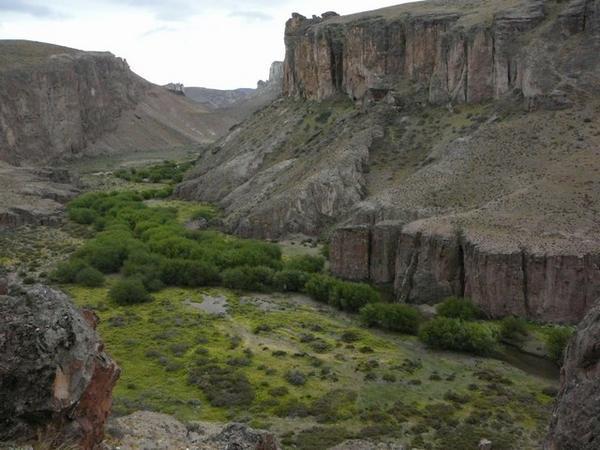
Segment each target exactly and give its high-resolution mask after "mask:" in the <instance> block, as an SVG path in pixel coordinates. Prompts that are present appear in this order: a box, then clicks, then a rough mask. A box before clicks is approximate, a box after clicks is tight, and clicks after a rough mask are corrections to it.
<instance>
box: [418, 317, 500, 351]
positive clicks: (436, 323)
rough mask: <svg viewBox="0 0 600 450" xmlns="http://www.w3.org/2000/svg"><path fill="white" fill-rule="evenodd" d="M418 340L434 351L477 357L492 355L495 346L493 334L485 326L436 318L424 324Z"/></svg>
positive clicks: (458, 320)
mask: <svg viewBox="0 0 600 450" xmlns="http://www.w3.org/2000/svg"><path fill="white" fill-rule="evenodd" d="M419 338H420V339H421V341H423V342H424V343H425V344H427V345H428V346H429V347H432V348H435V349H441V350H456V351H462V352H467V353H474V354H477V355H487V354H490V353H492V352H493V351H494V349H495V347H496V344H497V339H496V337H495V336H494V333H493V332H492V331H491V330H490V329H489V328H488V327H487V326H486V325H483V324H479V323H474V322H465V321H462V320H460V319H452V318H448V317H436V318H435V319H433V320H431V321H429V322H427V323H425V324H424V325H423V326H422V327H421V331H420V332H419Z"/></svg>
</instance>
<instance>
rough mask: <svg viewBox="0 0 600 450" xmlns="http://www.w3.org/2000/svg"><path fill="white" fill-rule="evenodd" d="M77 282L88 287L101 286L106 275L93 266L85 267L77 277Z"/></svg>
mask: <svg viewBox="0 0 600 450" xmlns="http://www.w3.org/2000/svg"><path fill="white" fill-rule="evenodd" d="M74 281H75V283H77V284H81V285H82V286H87V287H99V286H102V285H103V284H104V275H103V274H102V272H100V271H99V270H98V269H94V268H93V267H84V268H83V269H81V270H80V271H79V273H78V274H77V276H76V277H75V280H74Z"/></svg>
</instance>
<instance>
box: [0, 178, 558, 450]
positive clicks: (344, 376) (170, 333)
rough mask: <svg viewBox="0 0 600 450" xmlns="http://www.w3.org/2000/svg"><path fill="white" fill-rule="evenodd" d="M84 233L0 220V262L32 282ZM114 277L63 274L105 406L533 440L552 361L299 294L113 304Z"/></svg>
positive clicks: (414, 442)
mask: <svg viewBox="0 0 600 450" xmlns="http://www.w3.org/2000/svg"><path fill="white" fill-rule="evenodd" d="M90 177H92V178H93V177H96V178H98V177H100V178H102V180H101V181H99V182H98V183H97V184H96V185H95V186H94V188H95V189H97V188H98V187H101V186H105V187H106V186H109V187H110V188H115V187H123V184H122V180H120V181H116V180H115V179H114V178H112V177H111V175H107V174H96V175H90ZM107 180H109V182H107ZM161 186H162V185H152V184H150V185H148V184H145V185H144V186H143V187H144V188H149V187H161ZM126 187H127V188H130V187H131V185H129V184H127V186H126ZM138 187H140V186H138ZM149 204H150V205H159V206H171V207H174V208H177V210H178V211H179V213H178V218H179V219H180V220H181V221H185V220H187V219H189V213H190V211H191V210H193V209H194V208H195V207H197V204H193V203H189V202H182V201H172V200H158V201H157V200H153V201H151V202H149ZM89 237H91V231H90V230H88V229H87V228H86V227H83V226H79V225H76V224H73V223H71V222H68V221H66V220H65V221H64V222H63V224H62V225H61V226H60V227H30V228H21V229H18V230H16V231H10V232H3V233H1V234H0V247H1V248H2V249H3V254H2V255H1V256H0V264H2V265H5V266H8V267H10V268H12V269H14V270H16V271H17V272H18V273H19V275H20V276H21V278H23V279H24V280H25V282H26V283H33V282H37V281H43V280H44V279H46V278H47V274H48V273H49V272H50V271H51V270H52V269H53V267H54V266H55V265H56V263H57V262H58V261H60V260H62V259H64V258H65V257H66V256H67V255H69V254H70V253H72V252H73V251H74V250H76V249H77V248H78V247H79V246H80V245H81V244H82V243H83V242H85V240H86V239H87V238H89ZM283 248H284V258H285V257H286V256H289V255H293V254H302V253H314V252H316V251H317V249H315V248H314V247H313V246H309V245H302V244H301V243H300V242H286V243H284V245H283ZM118 278H119V276H117V275H113V276H110V277H108V278H107V281H106V283H105V285H104V286H103V287H100V288H87V287H81V286H76V285H64V286H62V288H63V289H64V290H65V291H66V292H67V293H69V294H70V295H71V296H72V297H73V298H74V300H75V302H76V304H77V305H78V306H81V307H86V308H91V309H93V310H94V311H96V313H97V314H98V315H99V317H100V318H101V322H100V325H99V332H100V334H101V336H102V338H103V340H104V341H105V344H106V350H107V351H108V353H109V354H110V355H112V357H113V358H114V359H115V360H116V361H117V362H118V364H119V365H120V366H121V368H122V376H121V379H120V380H119V382H118V385H117V388H116V390H115V392H114V414H115V415H125V414H130V413H132V412H135V411H138V410H151V411H157V412H163V413H167V414H170V415H173V416H175V417H176V418H177V419H179V420H181V421H183V422H184V423H193V422H194V421H218V422H231V421H237V422H246V423H249V425H251V426H252V427H254V428H263V429H268V430H271V431H273V432H274V433H275V434H276V435H278V436H279V437H280V439H281V441H282V444H283V445H284V447H285V448H297V449H307V450H308V449H322V448H328V447H330V446H333V445H336V444H337V443H339V442H341V441H344V440H346V439H350V438H360V439H370V438H372V439H376V440H395V441H398V442H402V443H406V444H410V446H411V448H423V449H439V450H442V449H444V450H445V449H450V448H452V449H463V448H464V449H467V448H476V446H477V444H478V442H479V440H480V439H482V438H487V439H490V440H491V441H493V442H494V449H507V450H508V449H515V448H519V449H535V448H539V447H540V445H541V441H542V439H543V436H544V435H545V432H546V425H547V423H548V420H549V417H550V411H551V406H552V401H553V397H552V395H553V392H555V390H556V386H557V384H558V380H557V379H556V378H555V377H554V375H555V374H548V373H537V374H535V373H527V372H525V371H522V370H520V369H518V368H516V367H515V366H513V365H510V364H508V363H506V362H502V361H499V360H497V359H491V358H480V357H473V356H469V355H464V354H458V353H449V352H436V351H431V350H429V349H426V348H425V346H424V345H423V344H422V343H420V342H419V341H418V340H417V339H416V338H415V337H411V336H404V335H400V334H394V333H388V332H382V331H378V330H372V329H368V328H364V327H362V326H361V324H360V323H359V321H358V319H357V318H356V316H354V315H350V314H346V313H341V312H340V311H338V310H336V309H333V308H331V307H329V306H327V305H324V304H321V303H317V302H315V301H313V300H312V299H310V298H308V297H306V296H304V295H301V294H282V293H248V292H236V291H231V290H228V289H224V288H197V289H194V288H166V289H163V290H161V291H160V292H158V293H155V294H154V301H152V302H150V303H144V304H140V305H128V306H118V305H116V304H114V303H113V302H111V301H110V300H108V297H107V292H108V290H109V289H110V287H111V286H112V285H114V283H115V282H116V281H117V280H118ZM109 431H110V430H109Z"/></svg>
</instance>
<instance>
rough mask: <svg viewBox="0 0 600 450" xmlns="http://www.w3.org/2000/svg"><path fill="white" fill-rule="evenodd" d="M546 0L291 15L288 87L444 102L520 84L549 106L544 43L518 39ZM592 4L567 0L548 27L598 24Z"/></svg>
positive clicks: (497, 93)
mask: <svg viewBox="0 0 600 450" xmlns="http://www.w3.org/2000/svg"><path fill="white" fill-rule="evenodd" d="M545 3H546V2H544V1H541V0H523V1H521V2H516V3H515V2H509V1H503V0H500V1H494V2H487V1H481V2H479V3H475V4H468V3H467V2H442V1H435V0H432V1H428V2H424V3H419V4H411V5H400V6H395V7H390V8H384V9H381V10H377V11H372V12H368V13H363V14H355V15H351V16H346V17H336V16H330V15H324V16H323V17H313V18H312V19H307V18H305V17H304V16H301V15H299V14H294V15H293V16H292V18H291V19H290V20H289V21H288V22H287V25H286V33H285V42H286V59H285V77H284V93H285V94H286V95H289V96H301V97H304V98H309V99H317V100H320V99H324V98H327V97H330V96H332V95H335V94H336V93H344V94H347V95H349V96H351V97H352V98H354V99H359V100H360V99H363V98H367V97H379V98H383V97H385V95H386V93H388V92H392V91H394V92H397V93H399V92H400V91H406V90H408V91H410V92H412V93H413V94H414V93H417V92H419V93H420V94H421V95H422V97H423V98H424V99H426V100H428V101H429V102H430V103H432V104H445V103H448V102H454V103H471V102H481V101H484V100H488V99H493V98H499V97H501V96H503V95H505V94H507V93H509V92H513V91H518V92H520V93H521V94H522V95H523V96H524V97H525V98H526V99H527V101H528V103H531V104H532V105H533V104H537V103H545V104H546V105H550V104H551V103H552V101H550V100H552V99H551V98H550V97H556V96H558V97H560V93H558V92H555V90H556V89H557V88H560V84H561V83H560V81H561V80H560V79H559V78H556V77H554V75H552V73H551V72H550V71H548V70H546V69H545V64H546V63H544V62H542V61H543V60H544V58H540V54H542V53H543V52H544V51H545V50H544V49H542V48H541V47H540V46H538V44H537V43H534V42H529V41H528V40H527V39H525V41H523V39H524V38H525V36H526V33H528V32H530V31H531V30H533V29H536V28H538V27H541V26H542V24H543V23H544V21H545V20H546V19H547V17H548V16H549V10H550V9H551V8H553V7H554V6H553V5H552V6H551V5H547V4H545ZM598 5H599V3H598V2H597V1H595V0H572V1H571V2H570V3H569V5H568V7H566V8H565V9H564V10H563V11H562V12H561V14H560V17H559V20H558V22H556V23H555V24H554V25H553V28H552V31H551V32H552V33H553V34H554V36H555V37H556V36H557V35H558V36H560V34H561V33H562V39H564V38H566V37H568V36H569V35H570V34H574V33H579V32H589V33H595V32H596V31H597V29H598V8H599V7H598ZM524 42H525V45H524ZM545 59H552V58H551V57H549V56H546V57H545ZM555 100H556V101H559V99H555Z"/></svg>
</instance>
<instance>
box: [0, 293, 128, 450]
mask: <svg viewBox="0 0 600 450" xmlns="http://www.w3.org/2000/svg"><path fill="white" fill-rule="evenodd" d="M96 322H97V318H96V317H95V315H94V313H92V312H90V311H87V312H84V313H81V312H79V311H78V310H77V309H76V308H75V307H74V306H73V304H72V303H71V301H70V299H69V298H68V297H67V296H66V295H65V294H63V293H61V292H58V291H56V290H53V289H50V288H48V287H45V286H42V285H35V286H33V287H29V288H21V287H15V286H13V287H11V289H10V290H9V292H8V295H5V296H2V297H0V442H2V441H10V442H13V441H16V442H27V440H28V439H31V438H36V437H37V438H39V437H40V436H41V437H42V438H43V439H44V441H45V442H47V443H50V442H52V445H54V446H57V447H58V446H60V445H76V446H78V447H80V448H83V449H92V448H94V447H95V446H96V445H97V444H99V443H100V442H101V441H102V438H103V430H104V423H105V421H106V419H107V417H108V414H109V411H110V408H111V404H112V389H113V387H114V385H115V383H116V381H117V379H118V377H119V373H120V370H119V368H118V366H117V365H116V364H115V363H114V362H113V361H112V360H111V359H110V358H109V357H108V356H107V355H106V354H105V353H104V352H103V344H102V342H101V341H100V338H99V337H98V335H97V334H96V332H95V331H94V327H95V325H96Z"/></svg>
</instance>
